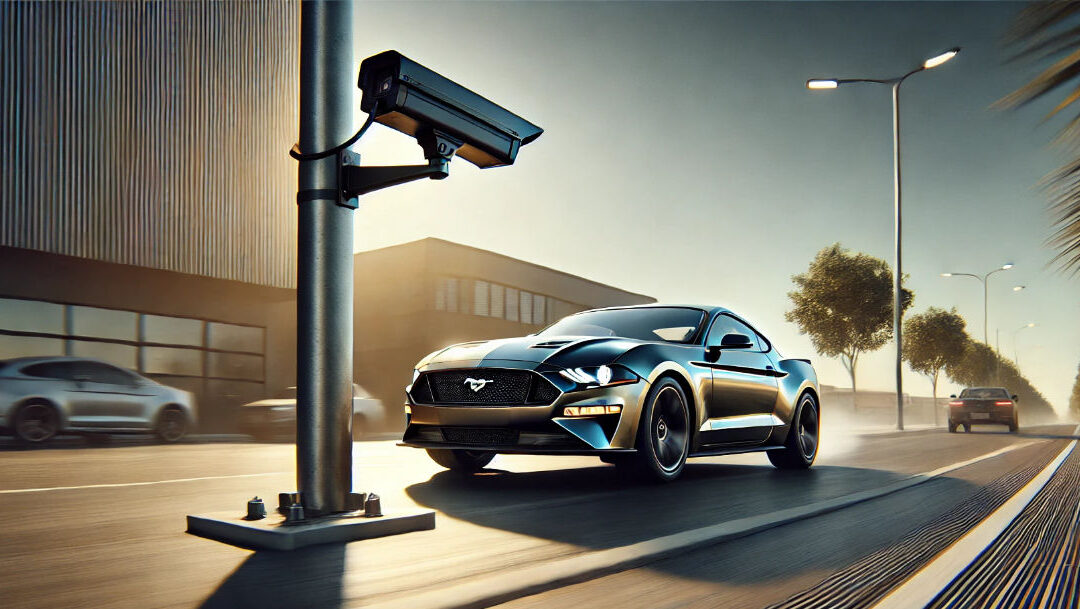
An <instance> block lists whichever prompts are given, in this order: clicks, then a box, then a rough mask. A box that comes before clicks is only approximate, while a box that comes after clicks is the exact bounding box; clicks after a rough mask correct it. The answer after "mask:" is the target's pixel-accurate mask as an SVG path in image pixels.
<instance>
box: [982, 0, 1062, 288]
mask: <svg viewBox="0 0 1080 609" xmlns="http://www.w3.org/2000/svg"><path fill="white" fill-rule="evenodd" d="M1009 41H1010V42H1011V44H1013V45H1014V46H1015V47H1017V48H1018V49H1019V50H1018V57H1022V58H1027V59H1030V60H1033V61H1035V62H1037V63H1043V64H1044V65H1045V64H1047V63H1048V64H1049V65H1048V66H1047V67H1045V68H1044V69H1043V71H1042V72H1041V73H1039V74H1038V75H1037V76H1036V77H1035V78H1034V79H1033V80H1032V81H1031V82H1029V83H1027V84H1026V85H1024V86H1022V87H1020V88H1019V89H1017V90H1016V91H1014V92H1013V93H1011V94H1010V95H1008V96H1006V97H1005V98H1004V99H1002V100H1001V101H999V102H998V105H999V106H1003V107H1007V108H1015V107H1019V106H1023V105H1025V104H1028V103H1031V102H1033V101H1035V100H1037V99H1042V98H1044V97H1052V98H1055V99H1054V101H1057V104H1056V105H1055V106H1054V108H1053V109H1052V110H1051V111H1050V113H1049V115H1048V116H1047V119H1049V118H1051V117H1054V116H1056V115H1062V116H1064V117H1065V119H1066V120H1067V122H1066V123H1065V125H1064V126H1063V127H1062V129H1061V132H1060V133H1059V135H1058V138H1057V142H1058V143H1059V144H1060V145H1062V146H1063V148H1064V150H1065V152H1066V154H1068V155H1070V156H1071V157H1072V159H1071V160H1070V161H1069V162H1067V163H1066V164H1065V165H1064V166H1063V167H1061V168H1059V169H1057V170H1056V171H1054V172H1053V173H1051V174H1050V175H1049V176H1047V177H1046V179H1045V180H1044V185H1045V186H1046V188H1047V191H1048V195H1049V197H1050V212H1051V215H1052V216H1053V218H1054V229H1055V230H1054V233H1053V235H1052V236H1051V237H1050V240H1049V245H1050V246H1051V247H1053V248H1054V249H1056V250H1057V255H1056V256H1055V257H1054V260H1055V261H1056V262H1058V263H1060V264H1061V266H1062V268H1064V269H1065V270H1066V271H1069V272H1070V273H1072V274H1073V275H1075V274H1077V273H1080V2H1068V1H1063V0H1054V1H1051V2H1032V3H1031V4H1029V5H1028V6H1027V8H1025V9H1024V10H1023V11H1021V12H1020V15H1019V16H1018V17H1017V19H1016V21H1015V23H1014V24H1013V28H1012V31H1011V32H1010V34H1009Z"/></svg>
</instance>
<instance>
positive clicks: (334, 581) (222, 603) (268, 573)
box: [201, 544, 345, 609]
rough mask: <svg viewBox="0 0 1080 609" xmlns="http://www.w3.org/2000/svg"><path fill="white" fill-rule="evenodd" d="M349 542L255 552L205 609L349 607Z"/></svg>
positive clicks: (314, 608) (319, 608) (213, 595)
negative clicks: (346, 603)
mask: <svg viewBox="0 0 1080 609" xmlns="http://www.w3.org/2000/svg"><path fill="white" fill-rule="evenodd" d="M344 573H345V545H344V544H331V545H324V546H314V547H310V548H302V549H299V550H293V551H291V552H274V551H261V552H256V553H254V554H252V555H251V556H250V557H248V559H247V560H245V561H244V562H243V564H241V565H240V566H239V567H237V568H236V570H235V571H233V572H232V574H231V575H229V577H227V578H226V579H225V581H223V582H222V583H221V585H220V586H218V588H217V590H215V591H214V593H213V594H211V595H210V597H209V598H207V599H206V600H205V601H204V602H203V604H202V605H201V607H202V609H247V608H251V609H272V608H274V607H283V608H284V607H289V608H292V607H304V608H306V609H339V608H340V607H342V606H344V596H345V595H344V584H343V576H344Z"/></svg>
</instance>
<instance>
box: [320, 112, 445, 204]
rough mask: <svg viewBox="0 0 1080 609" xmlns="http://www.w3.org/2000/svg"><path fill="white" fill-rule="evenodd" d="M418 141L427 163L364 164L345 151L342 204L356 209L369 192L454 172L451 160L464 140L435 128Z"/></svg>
mask: <svg viewBox="0 0 1080 609" xmlns="http://www.w3.org/2000/svg"><path fill="white" fill-rule="evenodd" d="M416 142H417V143H418V144H420V147H421V148H423V149H424V158H426V159H427V161H428V162H427V165H393V166H371V167H362V166H360V164H359V163H360V155H358V154H355V153H351V152H349V151H348V150H343V151H342V152H341V153H340V154H339V156H338V159H339V167H340V171H341V176H340V180H339V184H341V202H340V203H339V205H342V206H344V207H349V208H351V209H356V208H357V207H358V206H359V202H358V201H357V197H359V196H361V195H365V194H367V193H369V192H373V191H376V190H381V189H383V188H388V187H390V186H397V185H398V184H405V183H407V182H412V181H413V180H420V179H423V178H430V179H432V180H442V179H444V178H446V177H447V176H449V175H450V159H451V158H453V156H454V153H455V152H457V149H458V148H459V147H461V144H462V142H461V140H458V139H456V138H453V137H450V136H449V135H446V134H445V133H442V132H440V131H436V130H433V129H425V130H423V131H421V132H420V133H418V134H417V135H416Z"/></svg>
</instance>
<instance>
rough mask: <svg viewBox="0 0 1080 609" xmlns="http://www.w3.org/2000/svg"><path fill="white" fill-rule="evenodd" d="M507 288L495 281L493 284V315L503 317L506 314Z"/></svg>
mask: <svg viewBox="0 0 1080 609" xmlns="http://www.w3.org/2000/svg"><path fill="white" fill-rule="evenodd" d="M505 305H506V288H504V287H503V286H501V285H499V284H497V283H493V284H491V311H490V313H491V316H492V317H498V318H500V319H501V318H502V317H503V316H504V315H506V306H505Z"/></svg>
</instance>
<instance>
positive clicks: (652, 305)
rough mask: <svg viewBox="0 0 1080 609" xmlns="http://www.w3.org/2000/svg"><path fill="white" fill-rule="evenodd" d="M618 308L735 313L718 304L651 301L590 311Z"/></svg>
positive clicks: (597, 309)
mask: <svg viewBox="0 0 1080 609" xmlns="http://www.w3.org/2000/svg"><path fill="white" fill-rule="evenodd" d="M616 309H698V310H700V311H705V312H706V313H709V314H710V315H711V314H713V313H720V312H725V313H734V311H732V310H731V309H728V308H726V307H721V306H717V305H702V304H677V303H663V302H651V303H649V304H638V305H622V306H615V307H600V308H596V309H589V310H588V311H612V310H616ZM588 311H580V312H581V313H587V312H588Z"/></svg>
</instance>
